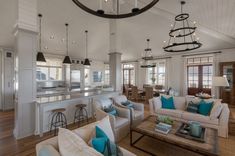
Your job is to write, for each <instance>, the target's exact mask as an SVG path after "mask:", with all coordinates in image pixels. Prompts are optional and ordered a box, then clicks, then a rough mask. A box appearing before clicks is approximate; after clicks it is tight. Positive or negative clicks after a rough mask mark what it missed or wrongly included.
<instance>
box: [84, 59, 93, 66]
mask: <svg viewBox="0 0 235 156" xmlns="http://www.w3.org/2000/svg"><path fill="white" fill-rule="evenodd" d="M83 65H85V66H90V65H91V63H90V60H89V59H88V58H86V59H85V61H84V64H83Z"/></svg>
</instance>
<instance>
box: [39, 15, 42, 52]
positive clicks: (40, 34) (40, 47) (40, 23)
mask: <svg viewBox="0 0 235 156" xmlns="http://www.w3.org/2000/svg"><path fill="white" fill-rule="evenodd" d="M39 51H40V52H41V51H42V15H39Z"/></svg>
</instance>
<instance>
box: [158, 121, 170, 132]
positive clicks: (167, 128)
mask: <svg viewBox="0 0 235 156" xmlns="http://www.w3.org/2000/svg"><path fill="white" fill-rule="evenodd" d="M171 128H172V126H171V125H168V124H165V123H162V122H160V123H158V124H157V125H156V127H155V131H156V132H159V133H163V134H168V133H169V132H170V130H171Z"/></svg>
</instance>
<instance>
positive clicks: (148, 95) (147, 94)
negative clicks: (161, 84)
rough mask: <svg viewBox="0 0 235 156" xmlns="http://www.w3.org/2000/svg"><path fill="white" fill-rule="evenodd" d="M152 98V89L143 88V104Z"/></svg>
mask: <svg viewBox="0 0 235 156" xmlns="http://www.w3.org/2000/svg"><path fill="white" fill-rule="evenodd" d="M152 98H153V87H145V102H146V103H148V101H149V99H152Z"/></svg>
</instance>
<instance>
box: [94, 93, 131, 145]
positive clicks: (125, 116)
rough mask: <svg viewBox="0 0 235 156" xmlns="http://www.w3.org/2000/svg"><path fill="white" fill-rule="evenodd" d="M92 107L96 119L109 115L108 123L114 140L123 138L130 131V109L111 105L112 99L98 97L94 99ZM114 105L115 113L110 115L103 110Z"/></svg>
mask: <svg viewBox="0 0 235 156" xmlns="http://www.w3.org/2000/svg"><path fill="white" fill-rule="evenodd" d="M93 104H94V108H95V114H96V120H97V121H98V120H101V119H103V118H104V117H106V116H109V118H110V123H111V126H112V129H113V132H114V135H115V140H116V141H117V142H118V141H120V140H121V139H123V138H125V137H126V136H127V135H128V134H129V131H130V121H131V119H130V111H129V110H127V109H125V108H120V107H117V106H115V105H113V101H112V100H111V99H109V98H104V97H103V98H100V99H97V100H94V103H93ZM110 106H112V107H114V109H115V110H116V112H117V114H116V115H111V114H109V113H107V112H105V111H104V108H107V107H110Z"/></svg>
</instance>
